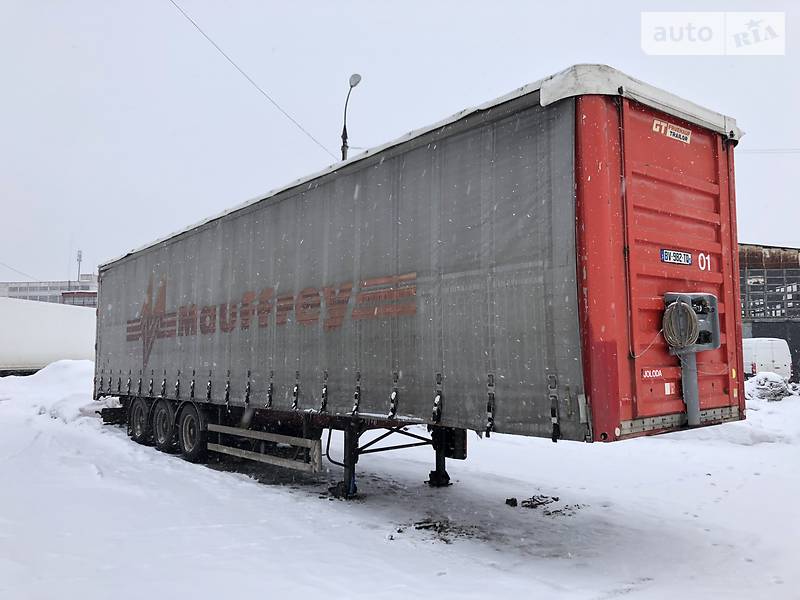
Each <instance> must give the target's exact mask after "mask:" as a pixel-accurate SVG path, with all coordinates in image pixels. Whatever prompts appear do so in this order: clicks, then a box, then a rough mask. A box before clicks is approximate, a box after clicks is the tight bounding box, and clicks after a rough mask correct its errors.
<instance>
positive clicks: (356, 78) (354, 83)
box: [350, 73, 361, 88]
mask: <svg viewBox="0 0 800 600" xmlns="http://www.w3.org/2000/svg"><path fill="white" fill-rule="evenodd" d="M360 81H361V75H359V74H358V73H353V74H352V75H350V87H351V88H354V87H356V86H357V85H358V84H359V82H360Z"/></svg>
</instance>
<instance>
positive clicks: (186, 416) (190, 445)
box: [178, 404, 207, 462]
mask: <svg viewBox="0 0 800 600" xmlns="http://www.w3.org/2000/svg"><path fill="white" fill-rule="evenodd" d="M178 445H179V446H180V450H181V454H182V455H183V458H185V459H186V460H188V461H189V462H201V461H202V460H203V459H204V458H205V456H206V450H207V446H206V431H205V426H204V424H203V420H202V417H201V415H200V413H199V412H198V411H197V409H196V408H195V407H194V406H193V405H191V404H187V405H186V406H184V407H183V410H181V415H180V417H179V418H178Z"/></svg>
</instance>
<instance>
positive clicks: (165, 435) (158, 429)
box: [153, 400, 177, 452]
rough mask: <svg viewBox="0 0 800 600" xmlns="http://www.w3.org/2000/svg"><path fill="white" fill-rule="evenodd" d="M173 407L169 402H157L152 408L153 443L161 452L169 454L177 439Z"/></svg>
mask: <svg viewBox="0 0 800 600" xmlns="http://www.w3.org/2000/svg"><path fill="white" fill-rule="evenodd" d="M176 434H177V432H176V430H175V407H174V406H173V405H172V402H170V401H169V400H159V401H158V402H156V405H155V407H153V441H154V442H155V445H156V448H158V449H159V450H161V451H162V452H171V451H172V450H174V448H175V441H176V439H177V435H176Z"/></svg>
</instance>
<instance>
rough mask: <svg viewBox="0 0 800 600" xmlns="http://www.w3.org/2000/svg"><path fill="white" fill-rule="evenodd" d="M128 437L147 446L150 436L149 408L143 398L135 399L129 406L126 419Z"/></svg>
mask: <svg viewBox="0 0 800 600" xmlns="http://www.w3.org/2000/svg"><path fill="white" fill-rule="evenodd" d="M128 423H129V426H130V436H131V439H132V440H133V441H134V442H137V443H139V444H148V443H149V442H150V436H151V433H152V431H151V428H150V425H151V422H150V407H149V406H148V405H147V401H146V400H145V399H144V398H136V400H134V401H133V404H131V412H130V416H129V417H128Z"/></svg>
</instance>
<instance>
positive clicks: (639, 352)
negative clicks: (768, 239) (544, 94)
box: [621, 100, 741, 435]
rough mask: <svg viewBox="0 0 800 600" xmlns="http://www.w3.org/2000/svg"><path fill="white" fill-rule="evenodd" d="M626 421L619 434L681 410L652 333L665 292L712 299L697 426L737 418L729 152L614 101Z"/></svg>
mask: <svg viewBox="0 0 800 600" xmlns="http://www.w3.org/2000/svg"><path fill="white" fill-rule="evenodd" d="M621 141H622V148H621V152H622V160H623V168H624V187H623V226H624V229H625V240H626V245H627V248H628V250H627V263H628V264H627V274H628V289H629V306H630V323H629V325H628V327H629V330H630V338H631V346H632V348H633V352H634V357H633V358H632V363H633V369H632V371H633V372H632V379H633V381H632V388H633V396H632V403H633V406H632V415H631V419H630V421H629V422H628V423H623V424H622V432H621V433H622V435H626V434H636V433H642V432H646V431H648V430H652V429H659V428H660V427H659V425H663V426H664V427H669V428H672V427H673V426H675V425H677V422H674V421H675V418H674V417H673V418H672V419H669V418H663V417H665V416H666V415H675V414H676V413H682V412H684V411H685V406H684V404H683V399H682V394H681V385H680V366H679V363H678V359H677V358H676V357H675V356H672V355H670V354H669V352H668V351H667V346H666V344H665V342H664V338H663V336H661V335H660V334H659V331H660V329H661V318H662V314H663V311H664V300H663V297H664V294H665V293H667V292H702V293H710V294H714V295H715V296H716V297H717V299H718V301H719V312H720V330H721V331H720V333H721V342H722V345H721V346H720V348H719V349H717V350H709V351H705V352H700V353H698V355H697V364H698V372H699V377H698V379H699V382H698V383H699V390H700V409H701V411H703V420H704V421H706V422H718V421H721V420H728V419H731V418H738V417H739V414H738V407H739V404H740V402H739V400H740V398H739V393H740V392H739V385H738V381H739V379H740V378H741V373H740V372H739V371H740V369H739V368H738V365H740V364H741V358H740V356H741V350H740V342H739V341H738V340H739V339H740V337H741V336H740V333H739V329H740V319H739V315H738V311H739V302H738V283H739V276H738V265H737V263H738V261H737V257H738V252H737V248H738V247H737V243H736V226H735V215H734V214H733V211H734V206H733V202H732V197H731V196H732V193H731V190H732V185H731V184H732V182H731V181H730V180H729V170H730V172H732V169H731V166H732V164H733V163H732V156H729V154H732V152H733V149H732V146H730V145H729V144H727V143H725V142H724V141H723V138H722V136H721V135H720V134H718V133H715V132H712V131H709V130H707V129H703V128H701V127H698V126H696V125H693V124H691V123H687V122H685V121H681V120H680V119H677V118H675V117H672V116H670V115H666V114H664V113H660V112H658V111H655V110H653V109H652V108H649V107H647V106H644V105H642V104H639V103H637V102H633V101H629V100H622V140H621Z"/></svg>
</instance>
